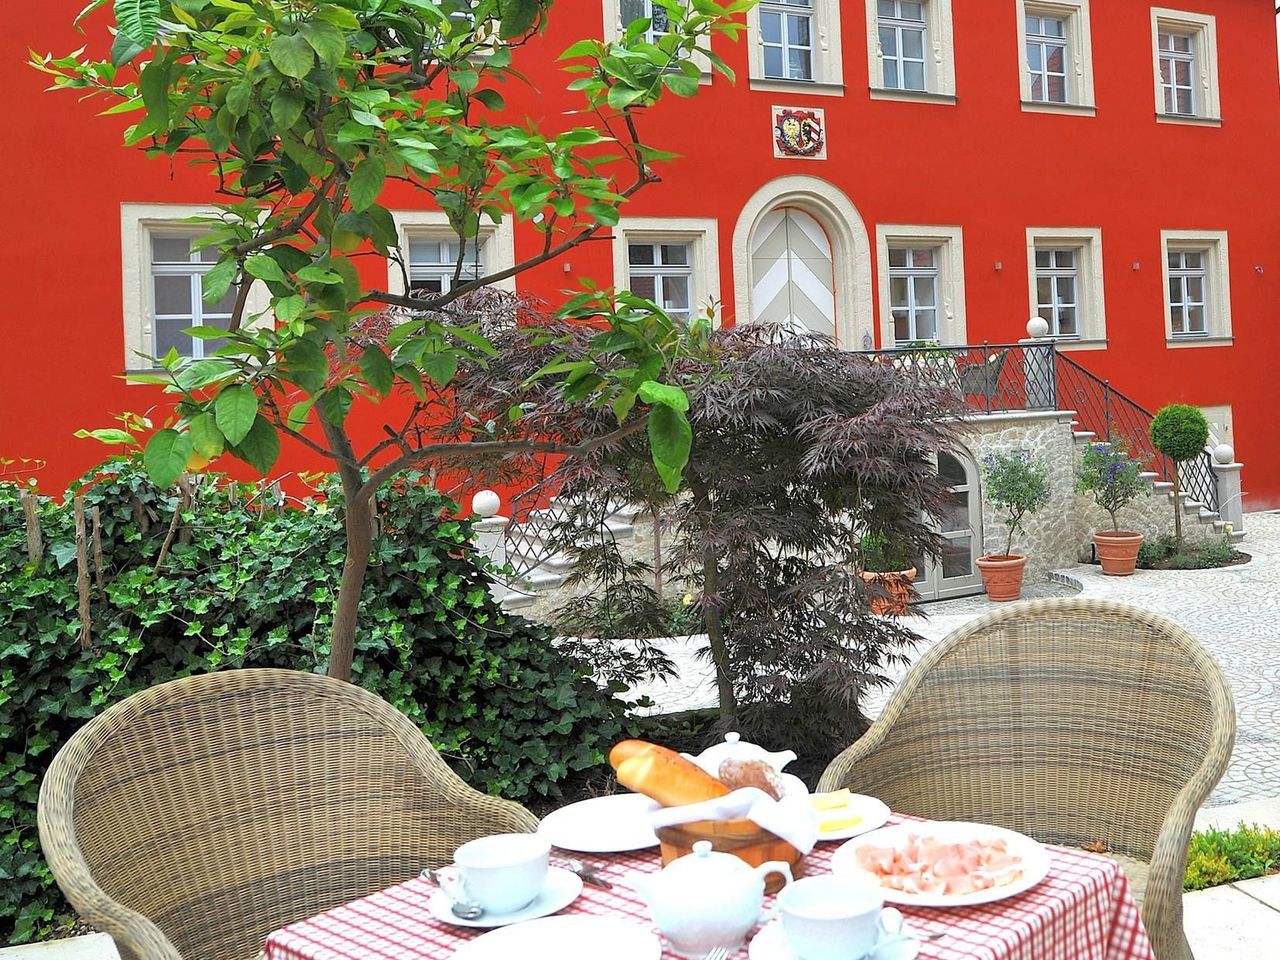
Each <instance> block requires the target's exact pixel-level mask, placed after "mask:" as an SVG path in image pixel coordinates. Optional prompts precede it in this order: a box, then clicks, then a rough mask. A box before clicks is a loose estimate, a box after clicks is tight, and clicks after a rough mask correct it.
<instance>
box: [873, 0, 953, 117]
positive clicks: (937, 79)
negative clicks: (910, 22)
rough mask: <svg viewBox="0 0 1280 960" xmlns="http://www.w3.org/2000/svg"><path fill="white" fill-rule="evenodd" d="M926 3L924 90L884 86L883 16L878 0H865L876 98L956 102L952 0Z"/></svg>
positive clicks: (937, 0) (926, 0)
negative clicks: (881, 24) (878, 6)
mask: <svg viewBox="0 0 1280 960" xmlns="http://www.w3.org/2000/svg"><path fill="white" fill-rule="evenodd" d="M924 4H925V22H926V26H925V41H926V47H925V60H926V62H925V89H924V90H922V91H921V90H898V89H893V88H889V87H886V86H885V85H884V65H883V64H882V63H881V52H880V15H879V12H878V9H877V4H876V0H866V17H867V69H868V71H869V73H868V76H869V78H870V87H871V97H872V99H875V100H917V101H923V102H926V103H955V100H956V58H955V29H954V27H953V25H952V16H951V0H924Z"/></svg>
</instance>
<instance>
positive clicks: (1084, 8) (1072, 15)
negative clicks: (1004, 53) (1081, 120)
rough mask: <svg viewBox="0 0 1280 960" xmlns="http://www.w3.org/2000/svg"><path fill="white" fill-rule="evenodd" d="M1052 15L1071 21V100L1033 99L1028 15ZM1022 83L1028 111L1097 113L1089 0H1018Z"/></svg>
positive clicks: (1019, 58)
mask: <svg viewBox="0 0 1280 960" xmlns="http://www.w3.org/2000/svg"><path fill="white" fill-rule="evenodd" d="M1028 16H1033V17H1034V16H1051V17H1058V18H1060V19H1063V20H1065V21H1066V23H1067V63H1066V65H1067V102H1066V103H1054V102H1052V101H1044V100H1032V99H1031V76H1030V67H1029V65H1028V62H1027V17H1028ZM1018 51H1019V55H1018V83H1019V89H1020V90H1021V93H1022V109H1023V110H1024V111H1025V112H1027V113H1072V114H1083V115H1085V116H1090V117H1091V116H1094V115H1095V114H1096V113H1097V107H1096V104H1095V102H1094V88H1093V29H1092V26H1091V21H1090V17H1089V0H1047V2H1044V3H1040V2H1037V0H1018Z"/></svg>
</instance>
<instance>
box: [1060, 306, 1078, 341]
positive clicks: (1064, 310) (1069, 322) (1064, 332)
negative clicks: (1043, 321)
mask: <svg viewBox="0 0 1280 960" xmlns="http://www.w3.org/2000/svg"><path fill="white" fill-rule="evenodd" d="M1078 332H1079V331H1077V330H1076V308H1075V307H1059V308H1058V336H1060V337H1074V336H1075V335H1076V334H1077V333H1078Z"/></svg>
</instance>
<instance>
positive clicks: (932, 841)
mask: <svg viewBox="0 0 1280 960" xmlns="http://www.w3.org/2000/svg"><path fill="white" fill-rule="evenodd" d="M831 872H832V873H834V874H836V875H837V876H858V877H865V878H869V879H871V880H874V881H875V882H876V883H877V884H879V885H880V887H881V888H882V889H883V890H884V898H885V900H886V901H887V902H889V903H897V904H902V905H904V906H914V907H967V906H972V905H974V904H979V903H991V902H993V901H995V900H1003V899H1005V898H1006V897H1014V896H1017V895H1018V894H1020V893H1025V892H1026V891H1027V890H1030V889H1031V888H1032V887H1034V886H1035V885H1036V884H1037V883H1039V882H1040V881H1041V880H1043V879H1044V878H1045V875H1046V874H1048V872H1049V854H1048V851H1046V850H1045V848H1044V847H1043V846H1042V845H1041V844H1040V843H1038V842H1037V841H1035V840H1033V839H1031V838H1030V837H1027V836H1024V835H1023V834H1021V833H1015V832H1014V831H1012V830H1005V829H1004V828H1002V827H992V826H988V825H986V824H981V823H902V824H898V825H897V826H893V827H885V828H884V829H883V830H876V831H874V832H872V833H868V834H866V835H864V836H861V837H858V838H857V839H854V840H850V841H849V842H848V843H846V844H845V845H844V846H842V847H840V849H838V850H837V851H836V852H835V854H834V856H833V857H832V860H831Z"/></svg>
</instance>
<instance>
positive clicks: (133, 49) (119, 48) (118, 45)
mask: <svg viewBox="0 0 1280 960" xmlns="http://www.w3.org/2000/svg"><path fill="white" fill-rule="evenodd" d="M145 49H146V47H144V46H143V45H142V44H140V43H138V41H137V40H134V39H133V37H131V36H129V35H128V34H127V33H125V32H124V31H123V30H121V31H120V32H119V33H117V34H116V38H115V40H114V41H112V44H111V65H112V66H113V67H123V66H124V65H125V64H126V63H129V62H130V61H131V60H133V58H134V57H136V56H137V55H138V54H140V53H141V52H142V51H143V50H145Z"/></svg>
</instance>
